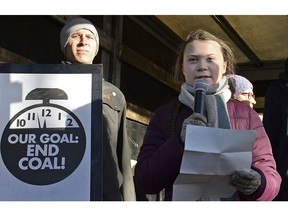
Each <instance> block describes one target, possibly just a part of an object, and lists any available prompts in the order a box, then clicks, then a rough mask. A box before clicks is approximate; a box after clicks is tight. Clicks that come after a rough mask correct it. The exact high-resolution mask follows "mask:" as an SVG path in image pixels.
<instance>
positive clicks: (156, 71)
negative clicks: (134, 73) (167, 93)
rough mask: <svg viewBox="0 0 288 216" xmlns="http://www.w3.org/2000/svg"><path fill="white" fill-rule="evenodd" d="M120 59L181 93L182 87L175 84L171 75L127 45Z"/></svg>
mask: <svg viewBox="0 0 288 216" xmlns="http://www.w3.org/2000/svg"><path fill="white" fill-rule="evenodd" d="M120 59H121V60H122V61H124V62H126V63H127V64H129V65H132V66H133V67H135V68H137V69H139V70H140V71H142V72H144V73H146V74H148V75H149V76H151V77H153V78H154V79H156V80H158V81H159V82H162V83H163V84H165V85H167V86H169V87H170V88H172V89H175V90H176V91H178V92H180V86H179V84H178V83H176V82H174V80H173V76H172V75H171V74H169V73H168V72H167V71H165V70H164V69H163V68H161V67H159V66H158V65H156V64H154V63H153V62H151V61H149V60H147V59H146V58H145V57H143V56H142V55H140V54H139V53H137V52H135V51H133V50H132V49H130V48H129V47H127V46H125V45H123V46H122V48H121V51H120Z"/></svg>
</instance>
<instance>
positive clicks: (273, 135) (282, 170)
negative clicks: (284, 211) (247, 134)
mask: <svg viewBox="0 0 288 216" xmlns="http://www.w3.org/2000/svg"><path fill="white" fill-rule="evenodd" d="M287 62H288V60H287ZM287 124H288V70H287V71H286V72H284V73H281V74H280V76H279V80H276V81H274V82H273V83H271V85H270V86H269V88H268V90H267V92H266V96H265V105H264V113H263V125H264V127H265V130H266V132H267V134H268V136H269V138H270V142H271V145H272V150H273V154H274V157H275V160H276V164H277V170H278V172H279V174H280V175H281V177H282V183H281V188H280V192H279V194H278V196H277V197H276V198H275V200H282V201H284V200H285V201H287V200H288V176H287V175H288V173H287V172H288V125H287Z"/></svg>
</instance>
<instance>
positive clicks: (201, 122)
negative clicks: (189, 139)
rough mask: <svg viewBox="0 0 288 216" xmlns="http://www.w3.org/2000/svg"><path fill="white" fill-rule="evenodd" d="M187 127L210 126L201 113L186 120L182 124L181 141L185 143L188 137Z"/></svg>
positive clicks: (194, 114)
mask: <svg viewBox="0 0 288 216" xmlns="http://www.w3.org/2000/svg"><path fill="white" fill-rule="evenodd" d="M187 125H198V126H206V127H207V126H208V123H207V118H206V117H205V116H204V115H202V114H199V113H193V114H192V115H190V116H189V117H188V118H186V119H185V120H184V122H183V124H182V130H181V135H180V136H181V140H182V141H183V142H185V136H186V128H187Z"/></svg>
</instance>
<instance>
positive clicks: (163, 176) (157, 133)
mask: <svg viewBox="0 0 288 216" xmlns="http://www.w3.org/2000/svg"><path fill="white" fill-rule="evenodd" d="M227 106H228V112H229V117H230V121H231V127H232V128H233V129H244V130H256V132H257V140H256V142H255V145H254V147H253V151H252V167H253V168H254V169H256V170H257V171H258V172H259V173H260V175H261V177H262V178H261V179H262V183H261V186H260V187H259V188H258V189H257V191H255V192H254V193H253V194H251V195H249V196H245V195H244V194H241V193H240V192H239V194H238V195H239V197H240V199H241V200H272V199H273V198H274V197H275V196H276V195H277V193H278V191H279V188H280V183H281V178H280V176H279V174H278V173H277V171H276V165H275V160H274V158H273V155H272V150H271V145H270V142H269V139H268V136H267V135H266V133H265V130H264V127H263V125H262V122H261V120H260V118H259V116H258V114H257V113H256V112H255V111H254V110H253V109H251V108H250V107H248V106H246V105H243V104H241V103H240V102H238V101H235V100H230V101H229V102H228V103H227ZM192 112H193V111H192V109H190V108H188V107H187V106H184V105H181V106H180V108H179V111H178V112H177V113H178V114H177V116H176V117H175V116H174V114H173V113H175V104H173V103H171V104H168V105H164V106H162V107H160V108H158V109H157V110H156V111H155V112H154V114H153V116H152V118H151V120H150V123H149V126H148V128H147V132H146V134H145V137H144V140H143V145H142V146H141V150H140V153H139V156H138V160H137V165H136V168H135V178H136V182H137V184H138V186H139V187H140V188H141V189H142V190H143V192H144V193H147V194H155V193H159V192H160V191H162V190H163V189H165V200H172V186H173V183H174V181H175V179H176V178H177V176H178V174H179V171H180V166H181V160H182V155H183V152H184V144H183V142H182V141H181V138H180V132H181V129H182V123H183V121H184V119H186V118H187V117H188V116H190V115H191V114H192ZM173 118H175V119H176V120H175V124H174V120H173ZM171 119H172V121H171ZM174 126H175V129H174ZM173 131H175V133H174V134H173ZM172 134H173V135H172Z"/></svg>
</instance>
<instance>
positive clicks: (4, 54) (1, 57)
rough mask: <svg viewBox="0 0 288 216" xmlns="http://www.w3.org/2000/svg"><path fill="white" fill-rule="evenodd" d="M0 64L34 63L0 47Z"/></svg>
mask: <svg viewBox="0 0 288 216" xmlns="http://www.w3.org/2000/svg"><path fill="white" fill-rule="evenodd" d="M0 63H15V64H33V63H34V62H33V61H31V60H30V59H27V58H24V57H23V56H21V55H18V54H16V53H13V52H11V51H9V50H6V49H4V48H2V47H0Z"/></svg>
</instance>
